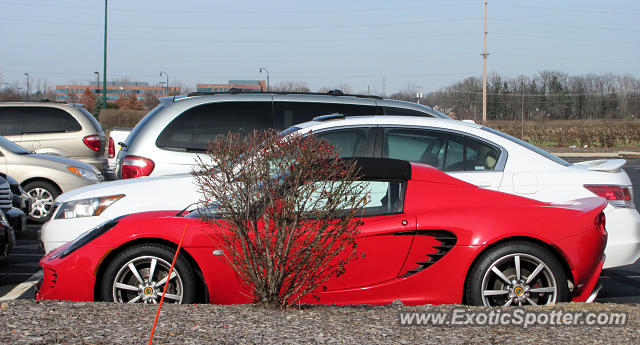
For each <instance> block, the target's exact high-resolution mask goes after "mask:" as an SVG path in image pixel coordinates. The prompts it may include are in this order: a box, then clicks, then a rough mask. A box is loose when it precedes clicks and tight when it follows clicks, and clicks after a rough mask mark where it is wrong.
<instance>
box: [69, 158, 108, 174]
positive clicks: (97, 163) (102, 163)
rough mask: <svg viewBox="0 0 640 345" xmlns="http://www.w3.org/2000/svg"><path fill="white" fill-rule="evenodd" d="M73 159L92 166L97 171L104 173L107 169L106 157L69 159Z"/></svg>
mask: <svg viewBox="0 0 640 345" xmlns="http://www.w3.org/2000/svg"><path fill="white" fill-rule="evenodd" d="M71 158H73V159H77V160H79V161H81V162H85V163H87V164H91V165H93V166H94V167H95V168H96V169H98V171H100V172H101V173H104V171H105V170H106V169H107V168H108V165H107V157H105V156H96V157H71Z"/></svg>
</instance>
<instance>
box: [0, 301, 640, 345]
mask: <svg viewBox="0 0 640 345" xmlns="http://www.w3.org/2000/svg"><path fill="white" fill-rule="evenodd" d="M461 308H462V309H468V310H470V311H471V312H475V313H478V312H483V311H485V312H486V311H491V310H493V311H494V312H513V311H514V310H516V309H489V308H481V307H464V306H451V305H449V306H430V305H429V306H420V307H405V306H402V305H401V304H398V303H394V304H393V305H391V306H347V307H341V306H324V307H303V308H302V309H288V310H271V309H265V308H262V307H260V306H256V305H235V306H220V305H164V306H163V307H162V312H161V313H160V319H159V321H158V326H157V328H156V332H155V335H154V339H153V340H154V343H155V344H218V343H220V344H239V343H267V344H270V343H286V344H290V343H332V344H333V343H341V344H343V343H346V344H417V343H427V344H461V343H482V344H486V343H523V344H539V343H547V342H553V343H582V344H587V343H588V344H596V343H619V344H634V343H635V344H638V343H640V330H639V329H638V326H639V325H640V305H630V304H627V305H619V304H599V303H594V304H582V303H569V304H560V305H558V306H554V307H530V308H526V309H523V312H526V313H532V312H541V311H542V312H544V311H547V312H549V311H563V312H564V313H569V312H581V313H584V314H586V313H588V312H594V313H603V312H615V313H627V314H628V318H627V323H626V325H625V326H606V327H597V326H550V325H545V326H540V325H538V326H531V327H528V328H526V329H525V328H524V327H523V326H522V325H520V326H516V325H510V326H446V325H444V326H431V325H429V326H424V325H423V326H401V325H400V324H399V313H400V312H405V311H426V312H451V311H452V310H454V309H461ZM155 313H156V307H155V306H148V305H141V304H136V305H117V304H111V303H77V302H56V301H46V302H36V301H32V300H15V301H10V302H6V303H2V304H0V343H2V344H146V343H147V342H148V340H149V334H150V332H151V327H152V325H153V319H154V317H155Z"/></svg>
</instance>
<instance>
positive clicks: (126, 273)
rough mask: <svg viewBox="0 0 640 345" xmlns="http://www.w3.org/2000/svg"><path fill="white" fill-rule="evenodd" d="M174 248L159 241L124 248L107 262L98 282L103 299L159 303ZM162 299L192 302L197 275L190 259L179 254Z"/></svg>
mask: <svg viewBox="0 0 640 345" xmlns="http://www.w3.org/2000/svg"><path fill="white" fill-rule="evenodd" d="M174 254H175V249H173V248H170V247H168V246H165V245H160V244H142V245H137V246H134V247H131V248H128V249H126V250H124V251H123V252H122V253H120V254H118V255H116V257H115V258H114V259H113V260H111V262H110V263H109V264H108V266H107V268H106V270H105V272H104V275H103V277H102V282H101V295H102V296H101V297H102V300H103V301H106V302H118V303H153V304H155V303H158V302H160V298H161V296H162V292H163V290H164V286H165V284H166V283H163V281H165V282H166V281H167V279H166V277H167V275H168V273H169V267H170V266H171V262H172V261H173V256H174ZM171 276H172V277H171V279H168V284H169V286H168V287H167V294H166V295H165V299H164V301H165V302H167V303H183V304H187V303H194V302H195V300H196V290H197V289H196V278H195V275H194V271H193V268H192V267H191V265H190V264H189V261H188V260H187V259H186V258H184V257H183V256H182V255H178V258H177V259H176V263H175V266H174V267H173V272H172V274H171Z"/></svg>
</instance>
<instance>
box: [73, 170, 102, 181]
mask: <svg viewBox="0 0 640 345" xmlns="http://www.w3.org/2000/svg"><path fill="white" fill-rule="evenodd" d="M67 170H69V172H71V173H72V174H75V175H78V176H80V177H82V178H83V179H85V180H89V181H98V175H96V173H95V171H93V170H89V169H85V168H79V167H74V166H70V167H67Z"/></svg>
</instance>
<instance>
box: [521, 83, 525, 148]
mask: <svg viewBox="0 0 640 345" xmlns="http://www.w3.org/2000/svg"><path fill="white" fill-rule="evenodd" d="M521 119H522V133H520V139H522V140H524V79H522V114H521Z"/></svg>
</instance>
